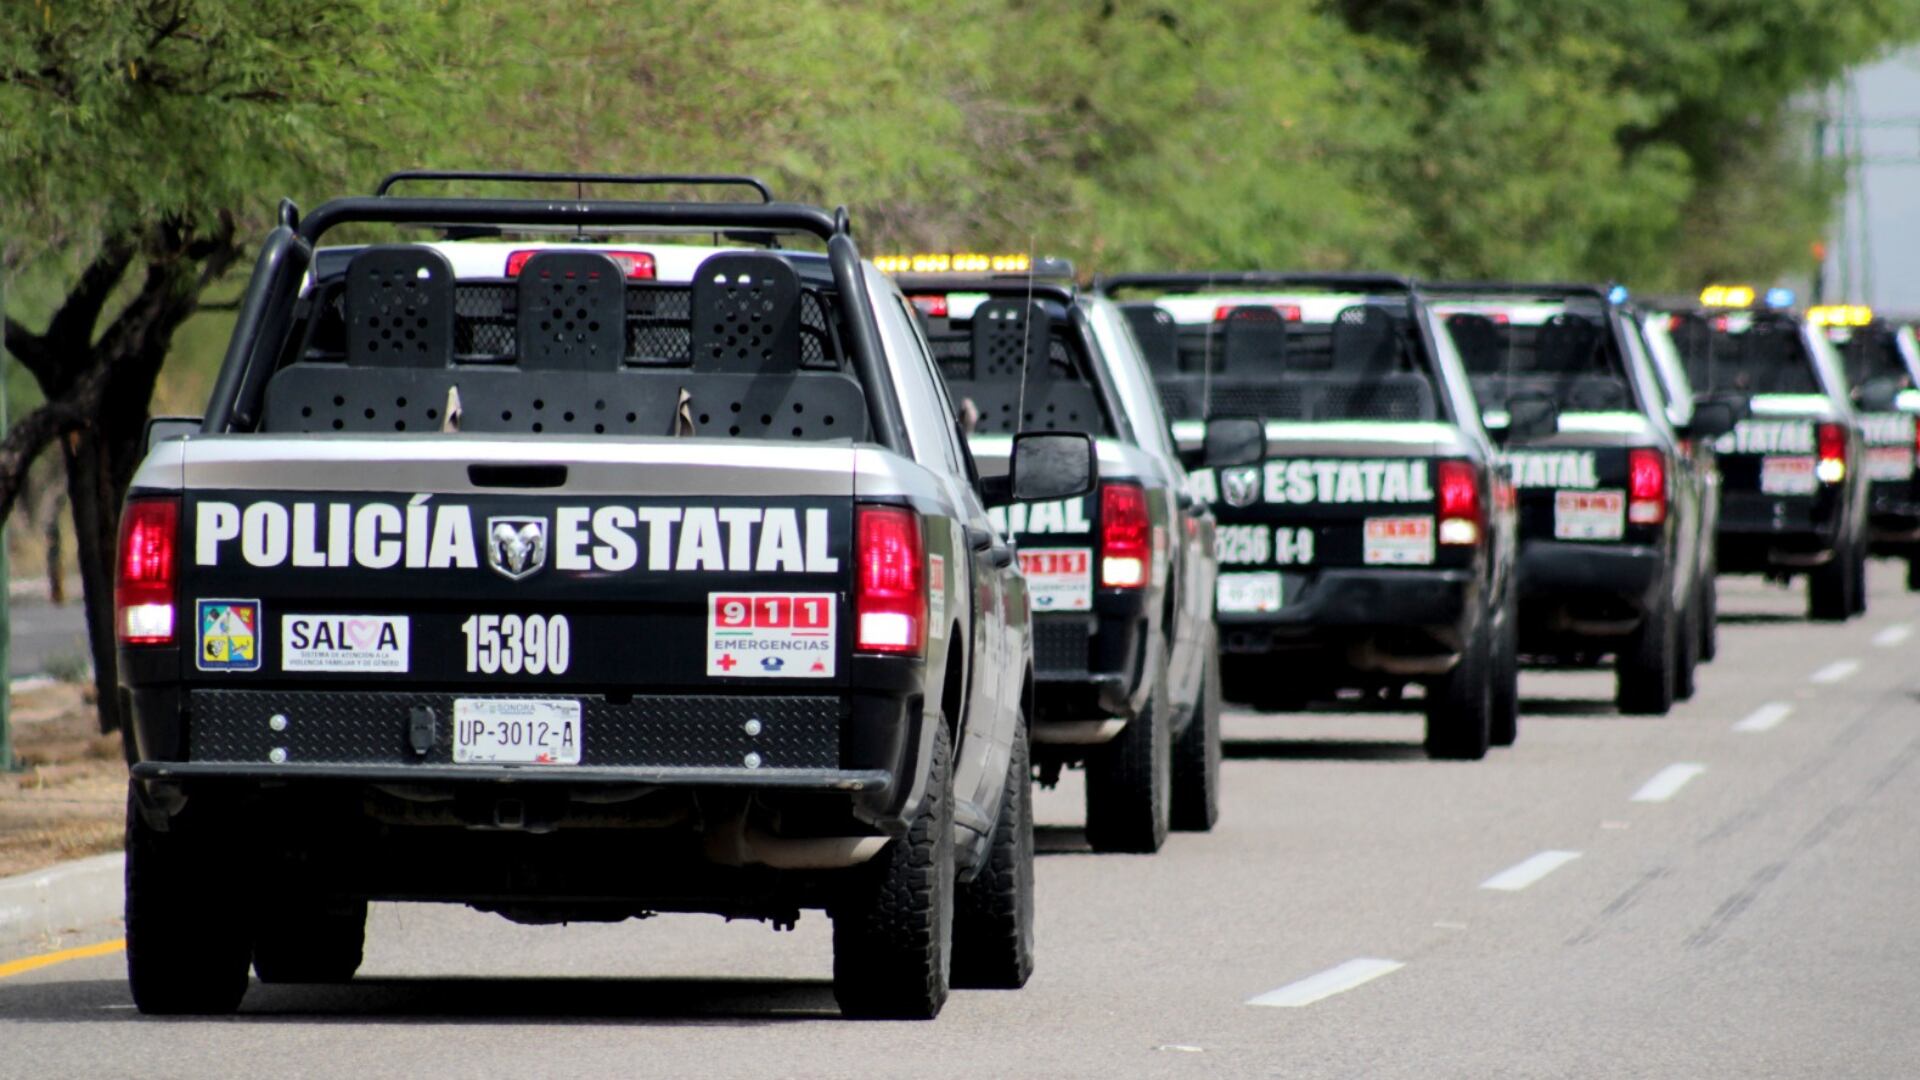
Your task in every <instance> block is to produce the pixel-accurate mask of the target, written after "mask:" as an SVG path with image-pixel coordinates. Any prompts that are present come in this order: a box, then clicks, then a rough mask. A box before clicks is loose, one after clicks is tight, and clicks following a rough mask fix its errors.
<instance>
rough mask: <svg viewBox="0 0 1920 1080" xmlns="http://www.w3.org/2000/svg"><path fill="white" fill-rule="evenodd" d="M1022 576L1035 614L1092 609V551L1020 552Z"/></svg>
mask: <svg viewBox="0 0 1920 1080" xmlns="http://www.w3.org/2000/svg"><path fill="white" fill-rule="evenodd" d="M1020 572H1021V573H1022V574H1025V575H1026V578H1027V595H1028V597H1029V598H1030V600H1031V602H1032V604H1033V610H1035V611H1086V610H1088V609H1090V608H1092V607H1093V549H1092V548H1021V549H1020Z"/></svg>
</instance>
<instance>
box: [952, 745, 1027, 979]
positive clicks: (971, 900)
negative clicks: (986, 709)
mask: <svg viewBox="0 0 1920 1080" xmlns="http://www.w3.org/2000/svg"><path fill="white" fill-rule="evenodd" d="M1033 922H1034V914H1033V766H1032V764H1031V762H1030V757H1029V754H1028V752H1027V724H1026V721H1025V720H1022V721H1021V722H1020V726H1019V728H1018V729H1017V730H1015V731H1014V733H1013V760H1012V762H1011V763H1010V764H1009V765H1008V766H1007V782H1006V786H1005V787H1004V788H1003V789H1002V791H1001V795H1000V820H999V822H998V823H996V824H995V825H994V827H993V845H992V847H991V848H990V849H989V852H988V855H987V865H985V866H983V867H981V868H980V873H979V874H977V875H975V876H974V879H973V880H972V881H963V882H961V883H960V885H959V887H958V890H957V891H956V893H955V897H954V910H953V985H954V986H956V987H962V988H965V989H968V990H1018V989H1020V988H1021V987H1023V986H1025V985H1027V979H1028V977H1029V976H1031V975H1032V974H1033Z"/></svg>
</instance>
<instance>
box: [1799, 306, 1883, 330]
mask: <svg viewBox="0 0 1920 1080" xmlns="http://www.w3.org/2000/svg"><path fill="white" fill-rule="evenodd" d="M1807 321H1808V322H1811V323H1813V325H1815V326H1865V325H1867V324H1868V323H1870V322H1872V321H1873V309H1872V308H1870V307H1868V306H1867V305H1865V304H1822V305H1820V306H1819V307H1812V308H1808V309H1807Z"/></svg>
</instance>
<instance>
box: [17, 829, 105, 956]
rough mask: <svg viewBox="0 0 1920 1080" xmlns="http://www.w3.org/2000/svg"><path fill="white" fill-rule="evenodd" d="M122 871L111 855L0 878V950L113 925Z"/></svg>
mask: <svg viewBox="0 0 1920 1080" xmlns="http://www.w3.org/2000/svg"><path fill="white" fill-rule="evenodd" d="M125 866H126V857H125V856H124V855H122V854H121V853H119V852H117V851H116V852H110V853H108V854H106V855H95V856H93V857H92V858H89V859H77V860H75V861H73V862H69V863H62V864H60V865H59V866H55V867H50V868H48V869H46V870H36V871H34V872H33V873H30V874H21V875H19V876H18V877H10V878H0V947H7V946H13V945H20V944H24V943H29V942H45V941H51V940H54V939H57V938H60V937H62V936H65V935H67V934H72V933H76V932H78V931H82V930H88V929H93V928H97V927H100V926H102V925H105V924H107V923H109V922H117V921H118V920H119V918H120V915H121V909H122V905H123V895H124V889H125V887H126V881H125V869H124V868H125Z"/></svg>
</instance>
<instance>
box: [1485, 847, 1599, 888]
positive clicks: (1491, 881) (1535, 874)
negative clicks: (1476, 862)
mask: <svg viewBox="0 0 1920 1080" xmlns="http://www.w3.org/2000/svg"><path fill="white" fill-rule="evenodd" d="M1579 857H1580V853H1579V852H1577V851H1543V852H1541V853H1540V854H1538V855H1535V856H1533V857H1532V858H1530V859H1528V860H1526V861H1525V862H1521V863H1516V864H1515V865H1513V866H1509V867H1507V868H1506V869H1505V870H1502V871H1500V872H1499V873H1497V874H1495V875H1493V876H1492V877H1490V878H1488V879H1487V880H1485V881H1483V882H1481V883H1480V887H1481V888H1483V889H1498V890H1500V891H1501V892H1519V891H1520V890H1521V889H1524V888H1526V887H1527V886H1529V885H1531V884H1533V883H1534V882H1536V881H1539V880H1540V879H1541V878H1543V877H1546V876H1547V875H1548V874H1551V873H1553V872H1554V871H1555V870H1558V869H1560V868H1561V867H1563V866H1565V865H1567V864H1568V863H1570V862H1572V861H1573V860H1575V859H1577V858H1579Z"/></svg>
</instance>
